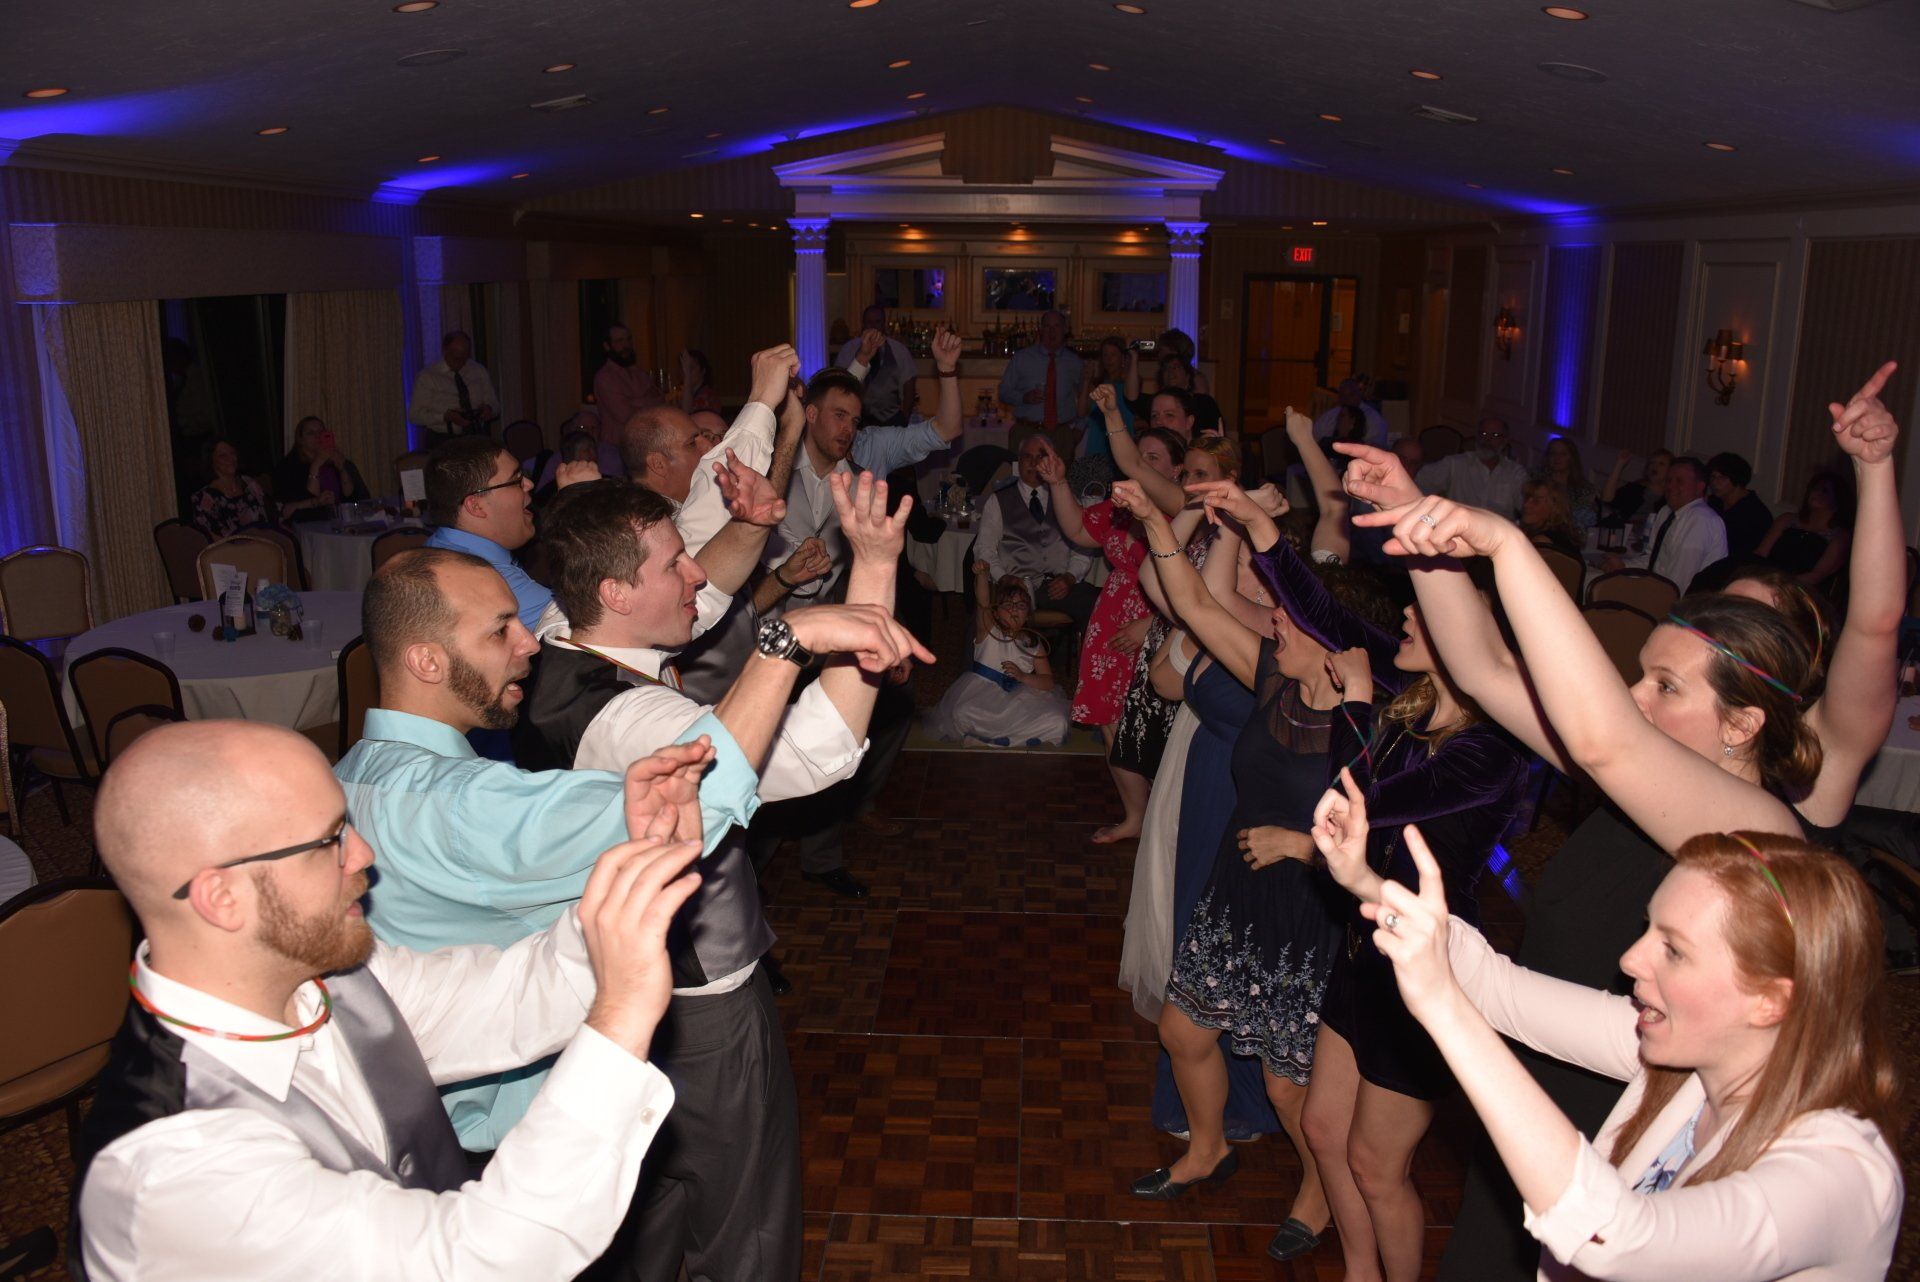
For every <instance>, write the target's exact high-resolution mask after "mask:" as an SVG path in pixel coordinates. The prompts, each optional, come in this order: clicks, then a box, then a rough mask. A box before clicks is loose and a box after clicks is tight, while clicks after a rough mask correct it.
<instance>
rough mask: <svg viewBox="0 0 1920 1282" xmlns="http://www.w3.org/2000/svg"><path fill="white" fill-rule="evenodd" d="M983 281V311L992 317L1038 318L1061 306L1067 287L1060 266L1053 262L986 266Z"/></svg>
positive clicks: (982, 276) (981, 306) (981, 308)
mask: <svg viewBox="0 0 1920 1282" xmlns="http://www.w3.org/2000/svg"><path fill="white" fill-rule="evenodd" d="M980 270H981V278H980V310H981V311H983V312H986V313H988V314H990V315H995V316H998V315H1004V314H1007V313H1012V312H1026V313H1029V314H1035V315H1037V314H1038V313H1040V312H1044V311H1048V310H1050V309H1052V308H1055V307H1058V306H1059V305H1060V301H1061V300H1060V293H1061V289H1062V287H1063V286H1064V285H1065V284H1066V281H1065V279H1064V276H1063V273H1062V272H1061V271H1060V269H1059V267H1057V266H1055V265H1054V264H1052V263H1039V262H1035V263H1024V264H1020V265H1017V266H1016V265H1007V266H991V267H983V268H981V269H980Z"/></svg>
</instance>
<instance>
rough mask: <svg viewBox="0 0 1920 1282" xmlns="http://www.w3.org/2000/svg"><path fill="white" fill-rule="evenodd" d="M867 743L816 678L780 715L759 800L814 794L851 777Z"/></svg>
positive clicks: (863, 754)
mask: <svg viewBox="0 0 1920 1282" xmlns="http://www.w3.org/2000/svg"><path fill="white" fill-rule="evenodd" d="M866 752H867V745H866V743H865V742H864V741H863V740H860V739H856V738H854V735H853V731H852V730H850V729H848V728H847V723H846V721H845V720H844V719H843V718H842V717H841V716H840V709H838V708H836V707H835V706H834V704H833V700H832V699H831V698H829V697H828V695H827V693H826V691H824V690H822V689H821V688H820V683H819V682H817V681H816V682H814V683H813V684H812V685H810V686H808V687H807V688H806V689H805V690H802V691H801V692H800V697H799V698H798V699H795V700H794V701H793V706H792V707H790V708H788V709H787V714H786V715H785V716H784V717H782V718H781V719H780V732H779V734H777V735H775V736H774V740H773V749H772V751H771V752H769V753H768V754H767V763H766V765H765V766H763V767H762V768H761V770H760V800H762V801H785V800H786V799H788V798H789V797H810V796H812V795H813V794H814V793H816V792H820V791H822V790H824V789H827V788H830V787H832V786H833V785H834V784H836V783H839V782H840V781H841V780H843V779H851V778H852V777H853V775H854V772H855V771H857V770H858V769H859V768H860V759H861V758H862V757H864V756H865V755H866Z"/></svg>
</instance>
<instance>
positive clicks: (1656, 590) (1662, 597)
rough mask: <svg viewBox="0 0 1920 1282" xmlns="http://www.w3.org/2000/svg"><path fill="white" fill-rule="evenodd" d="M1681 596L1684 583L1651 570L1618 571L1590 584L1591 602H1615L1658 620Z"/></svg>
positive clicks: (1601, 576) (1670, 609) (1588, 600)
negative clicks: (1681, 587) (1681, 585)
mask: <svg viewBox="0 0 1920 1282" xmlns="http://www.w3.org/2000/svg"><path fill="white" fill-rule="evenodd" d="M1679 599H1680V585H1679V584H1677V583H1675V582H1674V581H1673V580H1672V579H1669V578H1668V577H1666V576H1665V575H1664V574H1655V573H1654V572H1653V571H1651V570H1615V571H1614V572H1613V573H1611V574H1602V575H1600V576H1599V577H1598V578H1596V579H1595V580H1594V581H1593V582H1592V583H1589V584H1588V585H1587V604H1588V605H1600V604H1602V603H1604V602H1608V601H1614V602H1618V603H1619V604H1621V605H1630V606H1632V607H1633V608H1634V609H1636V610H1639V611H1640V612H1642V613H1643V614H1650V615H1652V616H1653V617H1654V618H1656V619H1664V618H1666V617H1667V615H1668V614H1669V613H1670V612H1671V611H1672V610H1673V603H1674V602H1675V601H1678V600H1679Z"/></svg>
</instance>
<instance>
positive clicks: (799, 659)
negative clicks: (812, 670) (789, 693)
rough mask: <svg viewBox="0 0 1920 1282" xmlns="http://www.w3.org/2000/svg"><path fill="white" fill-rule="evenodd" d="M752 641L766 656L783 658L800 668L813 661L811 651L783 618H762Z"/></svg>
mask: <svg viewBox="0 0 1920 1282" xmlns="http://www.w3.org/2000/svg"><path fill="white" fill-rule="evenodd" d="M753 643H754V646H755V647H756V648H757V649H758V650H759V651H760V653H761V654H762V655H763V656H764V657H766V658H769V659H785V660H787V661H788V662H790V663H793V664H795V665H797V666H799V667H802V668H804V667H808V666H810V665H811V664H812V663H813V651H811V650H809V649H807V647H805V646H803V645H801V644H800V641H799V639H798V638H796V637H795V636H794V635H793V627H792V625H791V624H789V623H788V622H787V621H786V620H785V619H762V620H761V621H760V631H759V632H758V633H757V634H755V636H754V639H753Z"/></svg>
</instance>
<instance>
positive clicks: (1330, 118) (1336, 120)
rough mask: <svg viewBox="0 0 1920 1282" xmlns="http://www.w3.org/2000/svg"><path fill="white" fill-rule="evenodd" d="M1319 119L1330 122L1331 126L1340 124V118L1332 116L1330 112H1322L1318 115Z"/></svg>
mask: <svg viewBox="0 0 1920 1282" xmlns="http://www.w3.org/2000/svg"><path fill="white" fill-rule="evenodd" d="M1320 119H1322V120H1326V121H1331V122H1332V123H1333V124H1336V125H1337V124H1339V123H1340V117H1338V116H1336V115H1334V114H1333V113H1332V112H1331V111H1323V112H1321V113H1320Z"/></svg>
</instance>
